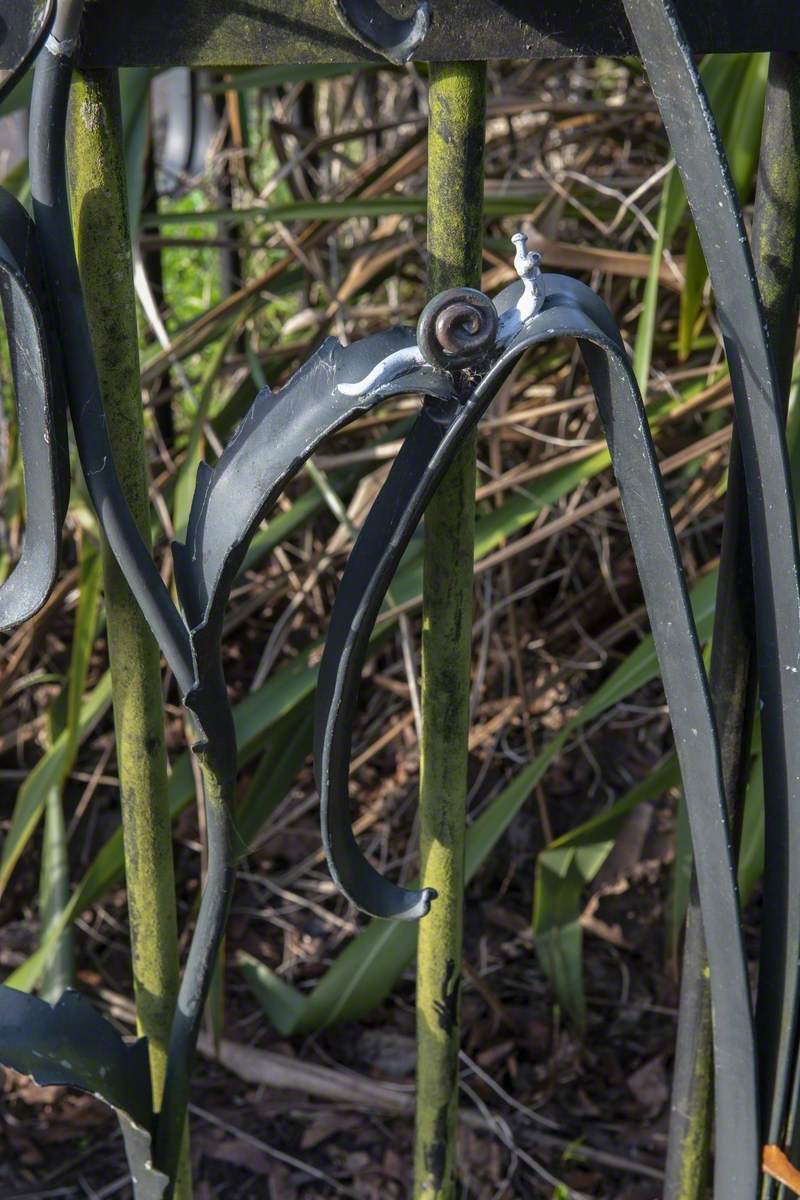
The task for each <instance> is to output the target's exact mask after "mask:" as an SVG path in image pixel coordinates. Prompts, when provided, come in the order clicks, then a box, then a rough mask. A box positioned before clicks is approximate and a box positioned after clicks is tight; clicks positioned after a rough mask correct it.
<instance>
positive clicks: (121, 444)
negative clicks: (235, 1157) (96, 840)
mask: <svg viewBox="0 0 800 1200" xmlns="http://www.w3.org/2000/svg"><path fill="white" fill-rule="evenodd" d="M68 135H69V140H70V164H71V170H70V191H71V194H70V200H71V207H72V213H73V220H74V228H75V243H76V250H77V256H78V264H79V267H80V272H81V282H82V284H83V293H84V298H85V303H86V309H87V316H88V321H89V328H90V331H91V336H92V344H93V346H94V352H95V360H96V363H97V371H98V376H99V382H100V389H101V393H102V396H103V402H104V408H105V414H106V420H107V424H108V433H109V440H110V443H111V448H112V451H113V455H114V461H115V463H116V467H117V472H118V475H119V480H120V484H121V487H122V490H123V493H124V495H125V497H126V499H127V502H128V504H129V506H130V509H131V512H132V514H133V516H134V518H135V520H136V524H137V526H138V529H139V533H140V534H141V537H142V539H143V540H144V541H145V542H146V544H147V545H148V548H149V543H150V527H149V502H148V494H147V474H146V459H145V445H144V425H143V420H142V403H141V394H140V390H139V353H138V335H137V326H136V308H135V301H134V290H133V272H132V263H131V251H130V244H129V238H128V219H127V203H126V188H125V164H124V160H123V149H122V126H121V120H120V109H119V88H118V80H117V73H116V71H111V70H95V71H91V72H87V73H85V74H82V75H77V76H76V77H75V80H74V82H73V88H72V92H71V100H70V113H69V118H68ZM103 581H104V591H105V604H106V614H107V622H108V643H109V657H110V662H111V672H112V680H113V697H114V724H115V730H116V743H117V764H118V770H119V779H120V799H121V809H122V828H123V836H124V841H125V863H126V881H127V894H128V909H129V914H130V929H131V950H132V957H133V973H134V987H135V992H136V1010H137V1022H138V1027H139V1030H140V1032H141V1033H143V1034H145V1035H146V1036H147V1039H148V1047H149V1053H150V1069H151V1075H152V1082H153V1100H154V1105H155V1107H156V1109H158V1107H159V1105H160V1101H161V1094H162V1090H163V1087H164V1079H165V1074H166V1060H167V1044H168V1039H169V1030H170V1025H171V1022H172V1014H173V1009H174V1006H175V999H176V996H177V992H178V944H177V921H176V911H175V884H174V875H173V864H172V833H171V821H170V814H169V805H168V801H167V759H166V750H165V745H164V718H163V702H162V695H161V665H160V655H159V650H158V646H157V644H156V642H155V639H154V637H153V635H152V633H151V632H150V629H149V628H148V625H147V622H146V620H145V618H144V616H143V615H142V611H141V609H140V607H139V605H138V603H137V602H136V600H135V599H134V597H133V595H132V593H131V591H130V589H129V587H128V584H127V583H126V581H125V578H124V576H123V573H122V571H121V569H120V567H119V565H118V563H117V560H116V558H115V557H114V555H113V553H112V552H111V550H110V548H109V546H108V543H107V542H106V540H105V538H104V539H103ZM177 1194H179V1195H180V1196H182V1197H184V1198H185V1197H189V1196H190V1195H191V1179H190V1176H189V1168H188V1157H187V1156H186V1155H185V1154H184V1156H183V1158H182V1169H181V1175H180V1182H179V1185H178V1192H177Z"/></svg>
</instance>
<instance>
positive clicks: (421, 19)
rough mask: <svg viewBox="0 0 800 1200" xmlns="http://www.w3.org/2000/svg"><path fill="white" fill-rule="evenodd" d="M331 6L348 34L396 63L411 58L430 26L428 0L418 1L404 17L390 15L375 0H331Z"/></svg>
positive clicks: (374, 52)
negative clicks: (411, 12) (409, 13)
mask: <svg viewBox="0 0 800 1200" xmlns="http://www.w3.org/2000/svg"><path fill="white" fill-rule="evenodd" d="M333 7H334V9H335V10H336V15H337V17H338V18H339V20H340V21H341V23H342V25H343V26H344V28H345V29H346V30H347V32H348V33H349V34H350V36H351V37H353V38H355V39H356V41H357V42H360V43H361V45H362V46H365V47H366V48H367V50H371V51H372V53H373V54H381V55H382V56H383V57H384V58H388V60H389V62H393V63H396V64H397V65H398V66H401V65H402V64H403V63H407V62H408V61H409V60H410V59H411V58H413V57H414V55H415V54H416V53H417V51H418V50H419V48H420V46H421V45H422V43H423V42H424V41H425V38H426V37H427V36H428V30H429V29H430V27H431V7H430V4H429V3H428V0H418V3H417V6H416V8H415V10H414V12H413V14H412V15H411V16H410V17H406V18H402V17H395V16H392V14H391V13H388V12H387V11H386V10H385V9H384V8H382V7H381V5H380V4H379V3H378V2H377V0H333Z"/></svg>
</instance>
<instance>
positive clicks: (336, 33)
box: [0, 0, 800, 67]
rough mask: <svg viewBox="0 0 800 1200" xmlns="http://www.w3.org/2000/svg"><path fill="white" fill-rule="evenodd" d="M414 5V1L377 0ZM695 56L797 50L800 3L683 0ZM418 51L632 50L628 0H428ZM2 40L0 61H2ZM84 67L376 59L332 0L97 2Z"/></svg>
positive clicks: (489, 54) (469, 55)
mask: <svg viewBox="0 0 800 1200" xmlns="http://www.w3.org/2000/svg"><path fill="white" fill-rule="evenodd" d="M380 2H381V4H383V5H385V7H386V8H387V10H389V9H391V10H392V11H395V12H398V13H399V12H402V13H407V12H408V11H409V4H408V3H403V4H402V5H401V4H398V3H397V0H380ZM676 7H677V10H678V13H679V16H680V19H681V22H682V24H683V27H684V29H685V30H686V34H687V38H688V40H689V44H690V45H691V46H692V48H693V50H694V51H695V52H697V53H706V52H710V51H741V50H771V49H780V50H785V51H789V50H800V5H797V4H787V3H786V0H762V3H760V4H753V3H752V0H702V2H699V0H679V2H678V3H677V5H676ZM432 10H433V21H432V25H431V29H430V32H429V33H428V36H427V37H426V38H425V41H424V42H423V43H422V46H421V48H420V50H419V51H418V53H417V54H416V55H415V57H416V58H417V59H419V60H426V59H428V60H437V59H438V60H441V61H446V60H455V59H479V58H480V59H482V58H523V59H539V58H569V57H575V56H578V55H582V54H614V55H618V54H633V53H635V46H634V42H633V38H632V36H631V32H630V28H629V26H628V22H627V20H626V18H625V15H624V12H623V8H622V3H621V0H603V2H602V3H597V2H596V0H537V2H536V3H531V2H530V0H432ZM6 53H8V51H7V50H6V48H5V47H4V46H3V45H2V44H0V67H3V66H5V65H6V63H5V54H6ZM80 58H81V62H82V64H83V65H85V66H176V65H185V66H260V65H262V64H265V63H275V64H279V63H317V62H319V63H334V62H370V61H375V56H374V55H372V54H371V53H370V52H369V51H368V50H366V49H365V48H364V47H363V46H362V45H360V44H359V43H358V42H357V41H355V40H353V39H352V38H350V37H349V36H348V35H347V33H346V32H345V31H344V29H343V28H342V25H341V24H340V23H339V21H338V19H337V16H336V13H335V10H334V5H333V3H332V0H136V2H135V3H133V2H131V0H127V2H122V3H121V2H120V0H95V2H94V3H92V4H91V5H89V6H88V8H87V13H86V33H85V36H84V39H83V44H82V49H81V54H80Z"/></svg>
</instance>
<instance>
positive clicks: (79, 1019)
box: [0, 986, 167, 1200]
mask: <svg viewBox="0 0 800 1200" xmlns="http://www.w3.org/2000/svg"><path fill="white" fill-rule="evenodd" d="M0 1062H2V1063H3V1065H4V1066H7V1067H12V1068H13V1069H14V1070H15V1071H19V1072H20V1073H21V1074H22V1075H30V1077H31V1078H32V1079H33V1080H34V1081H35V1082H36V1083H38V1084H41V1085H42V1086H43V1087H44V1086H47V1085H51V1084H61V1085H63V1086H65V1087H73V1088H77V1089H78V1090H79V1091H82V1092H91V1093H92V1094H93V1095H95V1096H97V1097H98V1098H99V1099H100V1100H103V1101H104V1102H105V1103H106V1104H108V1105H109V1106H110V1107H111V1108H113V1109H114V1110H115V1112H116V1113H117V1116H118V1117H119V1121H120V1125H121V1126H122V1133H123V1137H124V1139H125V1149H126V1152H127V1156H128V1163H129V1166H130V1169H131V1178H132V1179H133V1183H134V1195H135V1197H136V1200H161V1197H162V1196H163V1194H164V1191H165V1189H166V1187H167V1178H166V1176H165V1175H162V1174H161V1173H160V1172H159V1171H156V1170H155V1169H154V1168H153V1166H152V1162H151V1143H152V1136H153V1127H154V1121H155V1118H154V1115H153V1102H152V1088H151V1083H150V1065H149V1062H148V1057H147V1042H146V1040H145V1039H144V1038H140V1039H139V1040H138V1041H135V1042H130V1043H128V1042H124V1041H123V1040H122V1038H121V1037H120V1035H119V1033H117V1031H116V1029H115V1028H114V1026H113V1025H111V1024H110V1023H109V1022H108V1021H106V1020H105V1019H104V1018H103V1017H101V1016H100V1015H99V1013H97V1012H95V1010H94V1008H93V1007H92V1005H91V1004H90V1003H89V1002H88V1000H86V999H84V997H83V996H81V995H80V993H79V992H74V991H67V992H65V993H64V995H63V996H62V997H61V999H60V1000H59V1001H58V1003H57V1004H54V1005H52V1004H47V1003H46V1002H45V1001H44V1000H39V999H38V998H37V997H36V996H29V995H28V994H27V993H26V992H19V991H17V990H16V989H15V988H10V987H5V986H0Z"/></svg>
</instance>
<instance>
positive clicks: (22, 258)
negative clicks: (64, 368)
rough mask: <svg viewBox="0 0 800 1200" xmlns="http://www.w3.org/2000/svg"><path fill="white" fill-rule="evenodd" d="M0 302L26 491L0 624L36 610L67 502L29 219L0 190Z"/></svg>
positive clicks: (54, 356)
mask: <svg viewBox="0 0 800 1200" xmlns="http://www.w3.org/2000/svg"><path fill="white" fill-rule="evenodd" d="M0 303H2V307H3V315H4V317H5V323H6V334H7V337H8V347H9V355H10V359H11V372H12V376H13V380H14V393H15V402H16V408H17V421H18V425H19V439H20V450H21V459H22V467H23V477H24V479H23V481H24V488H25V514H26V520H25V534H24V541H23V545H22V553H21V555H20V558H19V561H18V562H17V564H16V565H15V567H14V569H13V570H12V572H11V574H10V575H9V576H8V578H7V579H6V580H5V582H4V583H3V584H2V586H0V629H11V628H13V626H15V625H19V624H20V623H21V622H22V621H26V620H27V619H28V618H29V617H31V616H33V614H34V613H36V612H38V610H39V609H40V608H41V607H42V605H43V604H44V602H45V601H46V599H47V597H48V596H49V594H50V591H51V589H52V587H53V584H54V583H55V580H56V575H57V573H58V564H59V557H60V551H61V526H62V524H63V522H64V516H65V514H66V510H67V501H68V499H69V454H68V445H67V427H66V418H65V410H64V397H63V392H62V387H61V370H60V361H59V359H60V351H59V345H58V341H57V339H55V338H54V337H53V323H52V320H48V312H47V301H46V297H45V294H44V288H43V284H42V272H41V264H40V262H39V252H38V246H37V242H36V236H35V230H34V226H33V222H32V221H31V219H30V217H29V216H28V214H27V213H26V212H25V209H24V208H23V207H22V205H21V204H19V202H18V201H17V200H16V199H15V198H14V197H13V196H11V195H10V194H9V193H8V192H6V191H4V190H2V189H0Z"/></svg>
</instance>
